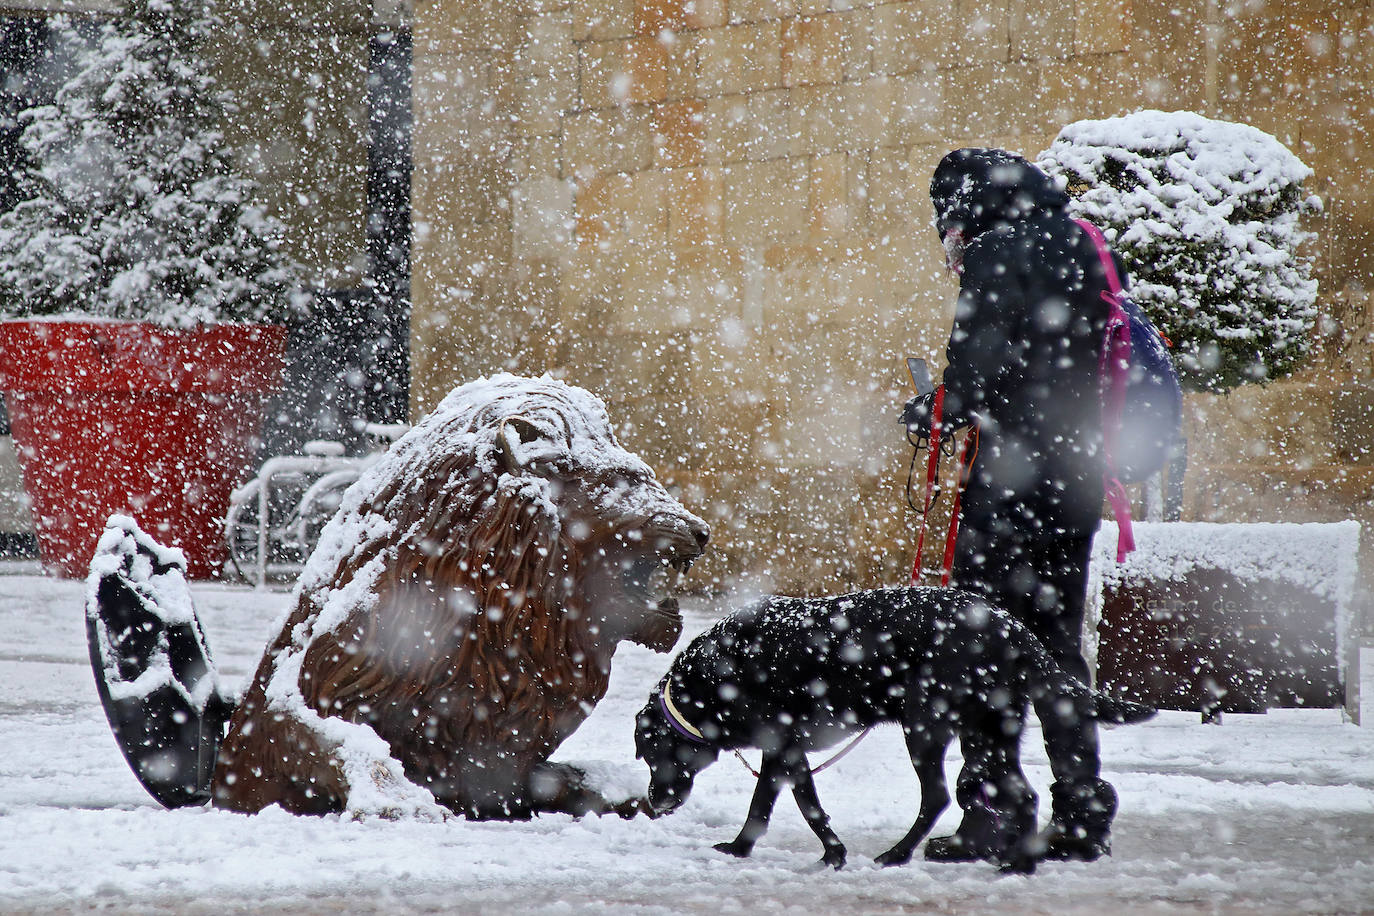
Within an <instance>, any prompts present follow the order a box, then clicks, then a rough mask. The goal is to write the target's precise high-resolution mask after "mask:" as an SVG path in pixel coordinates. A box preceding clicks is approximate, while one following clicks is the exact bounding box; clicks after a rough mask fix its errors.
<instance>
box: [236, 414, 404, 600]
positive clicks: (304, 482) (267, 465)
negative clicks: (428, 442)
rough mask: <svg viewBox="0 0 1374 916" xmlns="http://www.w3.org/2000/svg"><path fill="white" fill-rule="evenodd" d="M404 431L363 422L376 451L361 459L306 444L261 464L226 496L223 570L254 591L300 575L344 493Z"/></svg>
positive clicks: (329, 444)
mask: <svg viewBox="0 0 1374 916" xmlns="http://www.w3.org/2000/svg"><path fill="white" fill-rule="evenodd" d="M406 429H408V427H406V426H404V425H399V424H372V423H369V424H367V426H366V427H365V431H366V433H367V434H368V435H369V437H371V438H372V440H373V441H374V442H375V443H376V445H377V448H376V449H375V450H374V451H371V452H368V453H366V454H363V455H356V456H348V455H345V454H344V446H343V444H342V443H339V442H333V441H329V440H314V441H311V442H307V443H305V445H304V446H302V448H301V454H299V455H275V456H273V457H271V458H268V459H267V460H266V461H264V462H263V464H262V467H261V468H260V469H259V470H258V473H257V476H255V477H254V478H253V479H252V480H250V481H248V482H247V483H245V484H244V485H243V486H241V487H239V488H237V489H236V490H234V492H233V493H232V494H231V495H230V497H229V511H228V512H227V513H226V515H225V519H224V531H225V540H226V542H227V546H228V560H227V562H226V564H225V568H226V571H227V572H233V573H236V574H237V575H238V576H239V577H240V578H243V579H245V580H247V581H248V582H250V583H251V584H252V585H254V586H256V587H258V588H263V587H265V586H266V585H267V582H268V579H269V578H278V579H281V578H287V577H290V576H294V575H299V573H300V572H301V570H302V569H303V568H304V565H305V561H306V560H307V559H309V557H310V554H311V552H312V551H313V550H314V548H315V544H316V543H317V542H318V540H319V536H320V531H321V529H323V527H324V525H325V523H326V522H328V520H329V519H330V518H332V517H333V515H334V512H335V511H336V510H337V509H338V505H339V500H340V499H341V498H342V496H343V492H344V490H346V489H348V487H349V486H351V485H352V484H353V482H354V481H355V480H357V479H358V477H359V476H360V475H361V474H362V473H363V471H365V470H366V469H367V468H368V467H370V466H371V465H373V464H376V463H377V462H378V461H379V460H380V459H381V457H382V455H383V453H384V452H385V449H386V447H387V446H389V445H390V444H391V443H392V442H394V441H395V440H396V439H397V438H399V437H400V436H401V435H403V434H404V432H405V431H406Z"/></svg>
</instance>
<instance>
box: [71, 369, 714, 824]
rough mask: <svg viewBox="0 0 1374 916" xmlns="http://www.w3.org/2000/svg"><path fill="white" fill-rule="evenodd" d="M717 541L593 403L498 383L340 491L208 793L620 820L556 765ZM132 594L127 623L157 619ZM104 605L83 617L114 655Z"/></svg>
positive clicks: (461, 393) (585, 397)
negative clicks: (674, 576)
mask: <svg viewBox="0 0 1374 916" xmlns="http://www.w3.org/2000/svg"><path fill="white" fill-rule="evenodd" d="M707 535H708V531H707V526H706V524H705V523H704V522H703V521H702V520H701V519H699V518H697V517H696V516H695V515H692V514H691V513H689V512H688V511H687V510H686V509H684V508H683V507H682V505H681V504H679V503H678V502H677V501H676V500H675V499H673V498H672V497H671V496H670V495H669V494H668V492H667V491H666V490H665V489H664V488H663V486H662V485H661V484H659V483H658V481H657V480H656V479H655V478H654V474H653V471H652V470H650V468H649V467H648V466H647V465H646V464H645V463H644V462H643V461H641V460H639V459H638V458H637V457H635V456H634V455H632V454H630V453H629V452H627V451H625V450H624V449H623V448H621V447H620V446H619V445H618V444H617V442H616V440H615V436H614V434H613V433H612V430H611V425H610V421H609V419H608V418H607V414H606V410H605V407H604V405H603V404H602V403H601V401H600V400H599V399H597V398H596V397H595V396H593V395H591V394H590V393H588V392H586V391H584V390H582V389H580V388H575V387H572V386H569V385H566V384H563V383H561V382H558V381H555V380H553V379H549V378H542V379H525V378H516V377H514V376H510V375H500V376H496V377H493V378H490V379H484V380H481V381H476V382H472V383H470V384H467V385H464V386H462V387H460V388H458V389H457V390H455V391H454V392H452V393H451V394H450V395H449V396H448V397H447V398H446V399H445V400H444V401H443V403H442V404H440V405H439V407H438V408H437V409H436V410H435V411H434V412H433V413H432V414H430V415H429V416H428V417H426V418H425V419H424V420H422V421H421V422H420V423H419V424H418V425H417V426H416V427H415V428H414V429H413V430H411V431H410V432H409V433H408V434H407V435H406V436H405V437H403V438H402V439H401V440H399V441H398V442H397V443H396V444H395V445H394V446H393V447H392V449H391V450H390V451H389V452H388V453H387V455H386V456H385V457H384V458H383V460H381V461H380V462H379V463H378V464H376V465H374V466H373V467H372V468H370V469H369V470H368V471H367V472H366V473H365V474H364V476H363V477H362V478H361V479H360V480H359V481H358V482H357V483H356V484H355V485H354V486H353V487H352V488H351V489H350V490H349V491H348V493H347V495H346V496H345V498H344V501H343V504H342V506H341V507H340V510H339V512H338V514H337V515H336V516H335V517H334V519H333V520H332V521H331V522H330V523H329V525H328V526H327V527H326V529H325V531H324V534H323V536H322V538H321V541H320V545H319V547H318V548H317V549H316V551H315V553H314V555H313V556H312V557H311V558H310V560H309V562H308V564H307V566H306V569H305V572H304V573H303V575H302V577H301V580H300V582H299V584H298V585H297V588H296V592H295V599H294V602H295V603H294V610H292V611H291V613H290V614H289V616H288V618H287V619H286V621H285V623H284V625H283V626H282V628H281V631H280V633H279V634H278V636H277V637H276V639H275V640H274V641H273V642H272V643H271V645H269V646H268V648H267V650H266V652H265V653H264V655H263V658H262V661H261V662H260V664H259V665H258V668H257V672H256V674H255V675H254V677H253V679H252V682H251V683H250V685H249V686H248V688H247V691H246V693H245V694H244V696H243V698H242V699H241V700H240V701H239V702H238V703H237V705H236V706H234V707H233V712H232V716H231V717H230V718H229V720H228V730H227V733H225V734H224V737H223V740H222V742H220V743H219V749H218V759H217V763H216V765H215V767H214V770H213V778H212V779H211V780H210V785H209V786H206V787H203V788H204V789H205V790H206V792H205V794H208V795H209V796H210V798H211V800H212V803H213V804H214V805H216V806H219V807H223V808H229V809H233V810H237V811H246V812H254V811H258V810H261V809H262V808H265V807H267V806H269V805H274V804H275V805H280V806H281V807H282V808H284V809H286V810H288V811H292V812H297V813H326V812H336V811H350V812H355V813H378V814H406V813H415V814H425V813H429V814H432V815H442V814H444V813H446V811H453V812H457V813H460V814H464V815H467V816H470V817H479V818H519V817H527V816H529V815H530V814H531V813H533V812H536V811H545V810H557V811H568V812H573V813H578V814H580V813H585V812H602V811H607V810H618V811H620V813H624V814H628V813H632V812H633V810H634V807H635V802H634V801H630V802H624V801H623V800H620V803H619V804H617V801H616V800H608V799H606V798H603V797H602V796H601V795H600V794H599V793H598V792H597V791H595V790H594V789H593V788H591V787H590V786H588V785H587V783H586V781H585V780H584V778H583V774H582V773H580V772H579V771H578V770H576V769H575V768H573V767H571V766H568V765H563V764H554V763H550V762H549V759H548V758H549V756H550V754H551V753H552V752H553V751H554V749H556V748H557V747H558V746H559V744H560V743H561V742H562V741H563V740H564V739H566V738H567V737H568V736H569V735H570V734H571V733H572V732H573V731H574V730H575V729H576V728H577V727H578V726H579V725H580V724H581V723H582V722H583V720H585V719H586V717H587V715H588V714H589V713H590V712H591V710H592V707H593V706H594V705H595V704H596V703H597V701H598V700H600V699H601V697H602V696H603V695H604V694H605V691H606V687H607V680H608V677H609V673H610V667H611V657H612V655H613V654H614V652H615V649H616V646H617V644H618V643H620V642H621V641H622V640H631V641H634V642H637V643H640V644H642V645H645V646H648V647H650V648H653V649H656V650H658V651H662V652H666V651H668V650H669V649H670V648H672V646H673V645H674V644H675V643H676V641H677V638H678V636H679V634H680V632H681V626H682V621H681V617H680V616H679V614H678V612H677V606H676V602H675V601H674V600H673V599H671V598H664V596H663V595H662V594H660V593H659V592H660V591H661V590H662V589H663V588H664V587H666V585H667V584H668V579H669V575H668V571H670V570H672V569H674V568H676V569H678V570H685V569H686V567H687V566H688V565H690V563H691V561H692V560H693V559H694V558H696V557H697V556H698V555H699V554H700V553H701V551H702V549H703V548H704V546H705V544H706V540H707ZM116 540H117V539H116ZM128 542H129V539H128V538H124V539H123V540H122V541H121V543H126V544H127V543H128ZM112 543H113V540H112ZM98 559H99V558H98ZM117 565H118V564H112V563H106V564H105V566H104V568H105V569H107V570H109V569H114V568H115V567H116V566H117ZM125 566H126V567H130V564H127V563H126V564H125ZM164 566H165V564H164ZM93 578H94V574H93ZM111 582H113V580H111ZM106 584H107V585H110V583H109V582H107V583H106ZM116 584H117V583H116ZM131 588H132V591H130V592H129V594H130V595H134V597H133V598H126V599H124V601H125V603H126V604H127V603H130V602H132V603H133V604H134V605H138V604H139V602H140V601H142V602H143V604H147V602H146V601H143V599H141V598H138V597H137V593H138V588H137V587H136V585H135V586H131ZM101 592H102V589H100V588H93V589H92V592H91V594H92V595H93V596H95V595H98V594H100V593H101ZM103 592H104V593H105V594H106V595H107V599H106V602H105V606H103V607H102V606H100V602H99V601H96V600H95V599H93V604H94V605H95V606H94V607H93V609H92V611H91V618H92V620H105V621H106V622H105V623H104V624H103V626H105V628H106V630H108V631H109V633H108V634H107V636H106V637H105V641H106V643H107V644H108V645H117V644H118V643H119V625H118V623H117V620H116V618H118V617H119V614H118V613H117V611H118V606H119V599H117V598H115V597H108V596H111V595H115V593H116V590H115V589H114V588H113V585H110V587H108V588H104V589H103ZM660 599H663V600H660ZM137 610H138V613H143V611H144V610H146V608H142V606H141V605H140V606H139V608H138V609H137ZM125 616H126V617H127V616H128V615H127V614H126V615H125ZM110 621H115V622H110ZM200 645H201V649H202V650H203V649H204V644H203V641H202V642H201V644H200ZM93 653H94V643H93ZM117 654H118V652H117V651H115V652H114V653H113V654H112V653H111V652H110V651H108V650H107V651H106V656H107V657H113V656H114V655H117ZM205 654H206V655H207V656H208V651H206V652H205ZM94 660H95V656H94V654H93V661H94ZM126 667H127V666H126ZM134 667H135V668H137V666H136V665H135V666H134ZM171 667H172V668H177V667H178V666H177V665H176V664H175V663H173V664H172V665H171ZM182 667H185V666H184V665H183V666H182ZM211 671H212V672H213V668H212V667H211ZM128 673H129V674H134V675H136V674H137V673H138V672H137V671H131V672H128ZM97 677H98V678H99V677H100V669H99V668H97ZM190 687H194V685H188V695H191V694H194V693H196V691H194V690H191V689H189V688H190ZM124 692H125V693H127V690H125V691H124ZM211 693H212V691H208V690H204V689H202V690H200V691H199V694H201V695H209V694H211ZM220 705H221V704H216V703H211V704H209V705H208V706H207V705H205V704H204V703H202V709H209V708H212V707H214V708H218V707H219V706H220ZM107 710H108V707H107ZM200 714H201V713H199V712H196V711H192V712H191V715H192V716H193V717H194V716H196V715H200ZM180 715H182V716H184V715H186V712H185V711H182V712H181V713H180ZM205 715H209V713H208V712H207V713H205ZM111 721H112V724H113V723H114V720H113V718H112V720H111ZM116 731H117V733H118V729H116ZM121 740H123V739H121ZM168 750H169V751H171V752H173V753H175V751H176V748H169V749H168ZM126 754H127V749H126ZM130 760H131V762H133V758H132V757H130ZM135 768H136V771H137V770H138V767H137V765H136V767H135ZM150 776H151V778H152V779H154V780H156V779H157V778H158V774H156V773H152V774H149V773H147V772H143V773H140V779H142V780H143V781H144V783H145V785H147V784H148V783H149V778H150ZM151 788H152V787H151V786H150V789H151ZM192 788H193V789H198V788H200V787H192ZM155 794H157V793H156V792H155ZM196 794H197V793H196V791H191V792H189V793H188V797H196ZM159 797H161V796H159Z"/></svg>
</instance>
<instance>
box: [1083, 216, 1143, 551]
mask: <svg viewBox="0 0 1374 916" xmlns="http://www.w3.org/2000/svg"><path fill="white" fill-rule="evenodd" d="M1074 222H1075V223H1077V224H1078V226H1079V228H1080V229H1082V230H1083V232H1084V233H1086V234H1087V236H1088V238H1090V239H1092V243H1093V247H1094V248H1096V249H1097V257H1098V259H1099V260H1100V261H1101V262H1102V271H1103V273H1104V274H1106V277H1107V288H1106V289H1105V290H1103V291H1102V299H1103V300H1104V301H1105V302H1106V303H1107V308H1108V311H1107V331H1106V339H1105V340H1104V341H1103V345H1102V355H1101V356H1100V357H1099V358H1098V363H1097V369H1098V378H1099V379H1100V380H1101V386H1102V452H1103V457H1104V458H1105V459H1106V472H1105V473H1104V475H1103V480H1104V483H1105V484H1106V496H1107V503H1108V504H1109V505H1110V506H1111V507H1112V515H1113V516H1114V517H1115V518H1116V524H1117V541H1116V562H1118V563H1120V562H1121V561H1122V560H1124V559H1126V554H1128V553H1130V552H1131V551H1133V550H1135V532H1134V530H1133V529H1132V527H1131V500H1130V497H1129V496H1127V494H1126V487H1125V486H1124V485H1123V484H1122V483H1121V479H1120V477H1119V476H1118V475H1117V472H1116V446H1117V435H1118V434H1119V433H1120V431H1121V417H1122V415H1123V414H1124V413H1125V410H1126V383H1127V381H1128V380H1129V376H1130V371H1131V321H1130V317H1129V316H1128V315H1127V314H1126V307H1125V304H1124V303H1123V299H1124V296H1125V291H1124V288H1123V287H1122V285H1121V276H1120V274H1118V273H1117V270H1116V262H1115V261H1113V260H1112V254H1111V250H1110V249H1109V248H1108V247H1107V240H1106V238H1104V237H1103V235H1102V230H1101V229H1098V228H1097V227H1096V226H1094V225H1093V224H1092V223H1090V222H1088V221H1087V220H1084V219H1076V220H1074Z"/></svg>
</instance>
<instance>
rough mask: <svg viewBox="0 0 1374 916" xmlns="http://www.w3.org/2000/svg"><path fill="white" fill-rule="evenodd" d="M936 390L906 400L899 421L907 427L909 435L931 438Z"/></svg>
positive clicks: (917, 437) (918, 437)
mask: <svg viewBox="0 0 1374 916" xmlns="http://www.w3.org/2000/svg"><path fill="white" fill-rule="evenodd" d="M934 401H935V392H933V391H931V392H928V393H926V394H921V395H917V396H916V397H914V398H912V399H911V400H909V401H907V402H906V406H904V407H903V408H902V415H901V416H900V417H898V422H899V423H901V424H902V425H903V426H905V427H906V431H907V435H909V436H911V437H913V438H916V439H929V438H930V409H931V405H932V404H933V403H934Z"/></svg>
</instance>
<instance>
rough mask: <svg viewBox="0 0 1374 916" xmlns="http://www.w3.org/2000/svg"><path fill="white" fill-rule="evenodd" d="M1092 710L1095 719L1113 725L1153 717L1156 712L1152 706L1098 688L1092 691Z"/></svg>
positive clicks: (1127, 723)
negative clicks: (1115, 695)
mask: <svg viewBox="0 0 1374 916" xmlns="http://www.w3.org/2000/svg"><path fill="white" fill-rule="evenodd" d="M1092 697H1093V706H1094V712H1095V713H1096V717H1097V721H1099V722H1108V723H1111V724H1113V725H1133V724H1135V723H1136V722H1144V721H1145V720H1147V719H1153V718H1154V717H1155V713H1156V712H1158V710H1156V709H1155V708H1154V707H1153V706H1146V705H1145V704H1144V703H1136V702H1134V701H1132V700H1127V699H1123V698H1122V697H1114V696H1112V695H1110V694H1106V693H1103V692H1101V691H1100V690H1095V691H1092Z"/></svg>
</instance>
